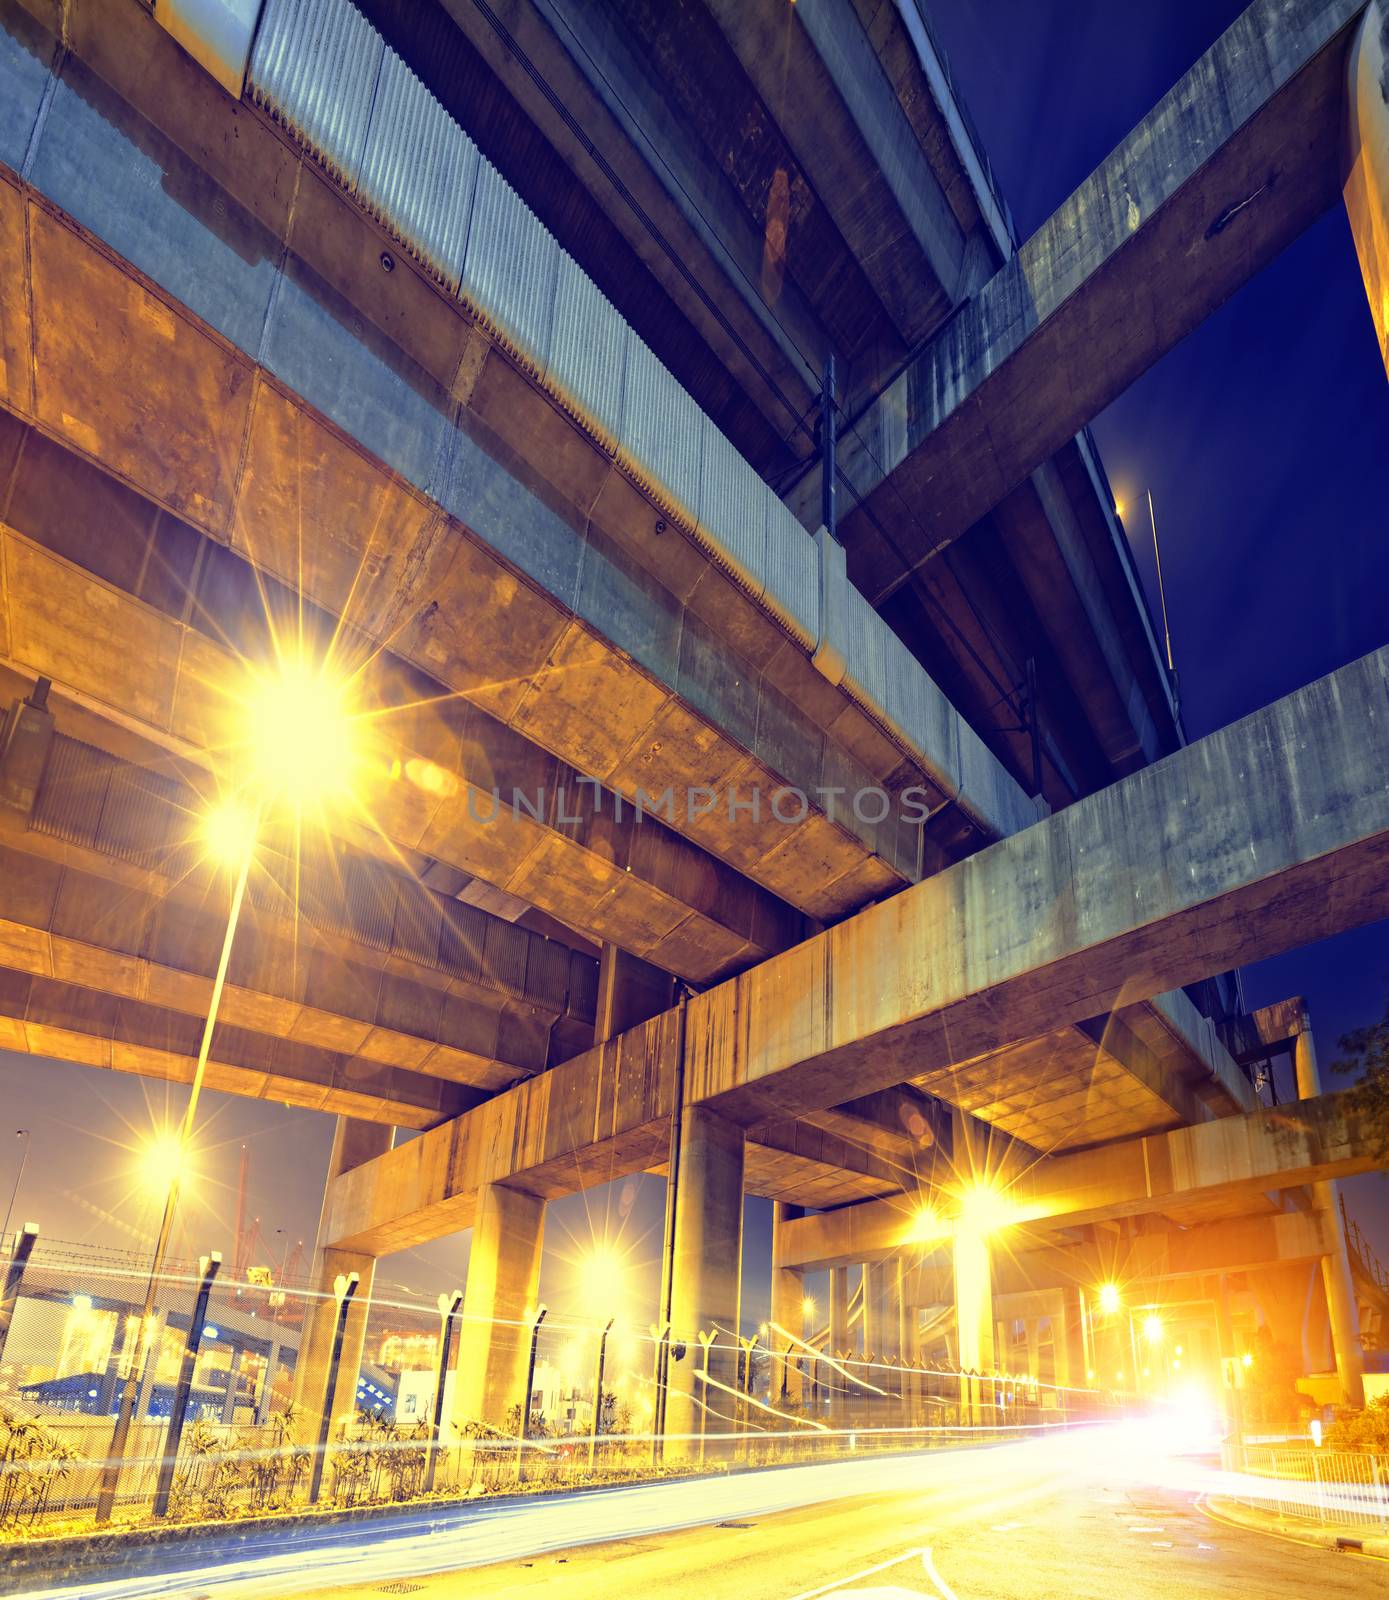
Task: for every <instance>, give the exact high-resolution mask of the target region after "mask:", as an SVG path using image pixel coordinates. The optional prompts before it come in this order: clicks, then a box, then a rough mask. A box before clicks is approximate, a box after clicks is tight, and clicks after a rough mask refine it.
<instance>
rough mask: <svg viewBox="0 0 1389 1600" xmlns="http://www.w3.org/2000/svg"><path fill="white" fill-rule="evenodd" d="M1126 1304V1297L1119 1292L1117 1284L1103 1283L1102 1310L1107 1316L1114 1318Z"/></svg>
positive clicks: (1101, 1294)
mask: <svg viewBox="0 0 1389 1600" xmlns="http://www.w3.org/2000/svg"><path fill="white" fill-rule="evenodd" d="M1123 1303H1124V1297H1123V1295H1122V1294H1121V1293H1120V1292H1119V1285H1118V1284H1117V1283H1102V1284H1101V1285H1100V1310H1101V1311H1103V1312H1104V1314H1105V1316H1107V1317H1112V1316H1113V1315H1114V1313H1115V1312H1116V1311H1117V1310H1118V1309H1119V1307H1120V1306H1121V1305H1123Z"/></svg>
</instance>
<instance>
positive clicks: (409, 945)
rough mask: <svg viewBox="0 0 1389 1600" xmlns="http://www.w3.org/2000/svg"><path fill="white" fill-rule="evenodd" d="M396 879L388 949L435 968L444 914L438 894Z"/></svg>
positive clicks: (407, 880)
mask: <svg viewBox="0 0 1389 1600" xmlns="http://www.w3.org/2000/svg"><path fill="white" fill-rule="evenodd" d="M398 882H399V888H400V892H399V894H398V895H397V897H396V908H395V927H394V929H393V930H392V933H391V949H392V950H394V951H395V953H396V954H397V955H402V956H405V957H406V958H407V959H408V960H411V961H419V962H421V963H423V964H424V965H425V966H429V967H437V966H438V964H439V935H440V932H441V925H442V922H443V915H444V912H443V905H442V902H441V900H440V897H439V896H438V895H435V894H431V893H430V892H429V890H428V889H426V888H424V887H423V886H422V885H420V884H417V883H415V882H413V881H412V880H411V879H408V878H401V879H399V880H398Z"/></svg>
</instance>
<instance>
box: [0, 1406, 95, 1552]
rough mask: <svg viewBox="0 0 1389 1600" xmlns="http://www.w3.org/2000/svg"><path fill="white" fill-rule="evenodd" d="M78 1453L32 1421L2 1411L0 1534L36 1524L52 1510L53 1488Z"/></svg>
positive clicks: (63, 1476)
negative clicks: (3, 1531)
mask: <svg viewBox="0 0 1389 1600" xmlns="http://www.w3.org/2000/svg"><path fill="white" fill-rule="evenodd" d="M78 1459H79V1456H78V1453H77V1451H76V1450H74V1449H73V1448H72V1446H71V1445H69V1444H67V1443H66V1442H65V1441H64V1440H63V1439H61V1438H60V1437H59V1436H58V1434H56V1433H55V1432H54V1431H53V1430H52V1429H51V1428H45V1427H44V1426H43V1424H42V1423H40V1422H37V1421H35V1420H34V1419H33V1418H32V1417H22V1416H17V1415H15V1414H14V1413H13V1412H9V1411H4V1410H0V1530H11V1529H15V1528H18V1527H20V1526H21V1525H27V1526H30V1527H32V1526H33V1524H34V1523H35V1522H36V1521H37V1520H38V1519H39V1518H40V1517H42V1516H44V1515H45V1514H46V1513H47V1512H48V1511H49V1510H50V1508H51V1501H52V1496H53V1488H54V1485H55V1484H57V1483H62V1482H64V1481H65V1480H66V1479H67V1478H68V1477H70V1476H71V1473H72V1464H73V1462H75V1461H77V1460H78Z"/></svg>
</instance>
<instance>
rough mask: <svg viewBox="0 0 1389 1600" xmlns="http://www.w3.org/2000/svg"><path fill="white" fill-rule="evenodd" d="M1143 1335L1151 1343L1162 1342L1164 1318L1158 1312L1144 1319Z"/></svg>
mask: <svg viewBox="0 0 1389 1600" xmlns="http://www.w3.org/2000/svg"><path fill="white" fill-rule="evenodd" d="M1143 1337H1144V1338H1145V1339H1146V1340H1147V1341H1148V1343H1149V1344H1161V1343H1162V1338H1163V1327H1162V1318H1161V1317H1159V1316H1158V1315H1157V1314H1156V1313H1153V1314H1152V1315H1150V1316H1146V1317H1144V1319H1143Z"/></svg>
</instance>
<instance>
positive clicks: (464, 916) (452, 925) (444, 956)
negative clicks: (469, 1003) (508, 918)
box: [439, 901, 489, 983]
mask: <svg viewBox="0 0 1389 1600" xmlns="http://www.w3.org/2000/svg"><path fill="white" fill-rule="evenodd" d="M488 921H489V918H488V916H487V913H486V912H484V911H479V910H478V909H477V908H476V907H475V906H464V905H459V904H458V903H457V902H456V901H455V903H454V904H453V905H451V906H446V907H445V908H444V929H443V933H442V934H441V935H440V938H439V965H440V966H441V967H442V968H443V969H444V971H445V972H449V973H452V974H453V976H454V977H455V978H462V979H463V980H464V981H465V982H469V983H471V982H475V981H476V980H477V979H478V978H479V977H480V976H481V974H482V947H483V945H484V943H485V942H486V939H487V923H488Z"/></svg>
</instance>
